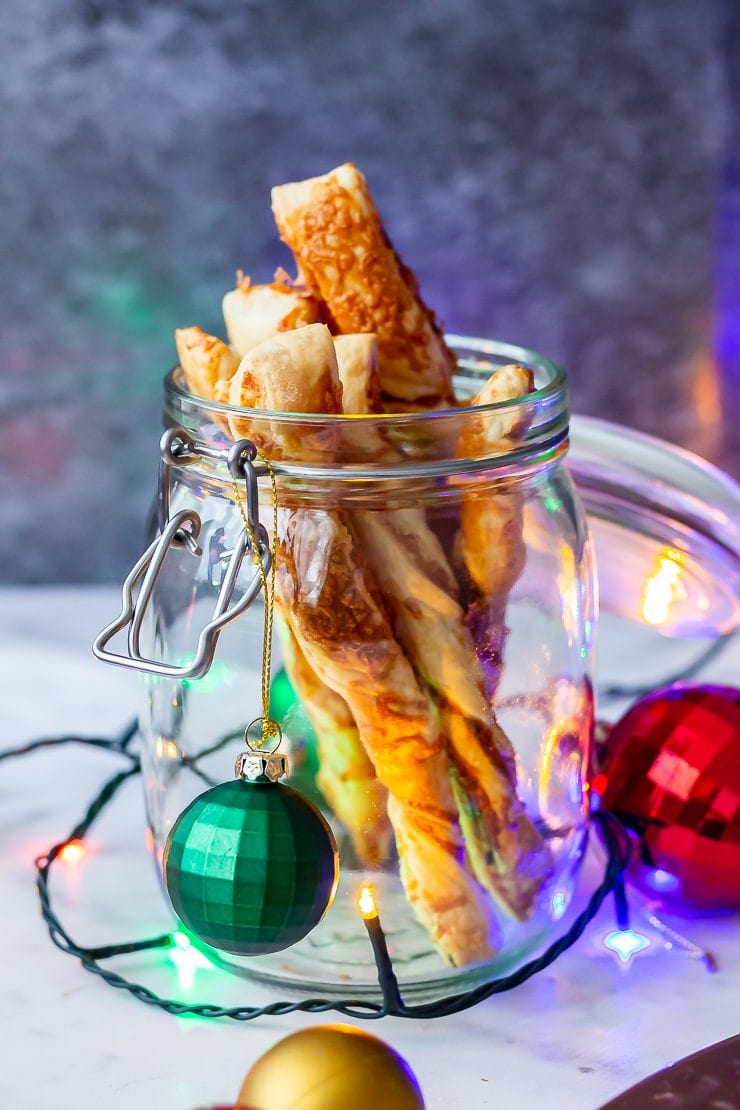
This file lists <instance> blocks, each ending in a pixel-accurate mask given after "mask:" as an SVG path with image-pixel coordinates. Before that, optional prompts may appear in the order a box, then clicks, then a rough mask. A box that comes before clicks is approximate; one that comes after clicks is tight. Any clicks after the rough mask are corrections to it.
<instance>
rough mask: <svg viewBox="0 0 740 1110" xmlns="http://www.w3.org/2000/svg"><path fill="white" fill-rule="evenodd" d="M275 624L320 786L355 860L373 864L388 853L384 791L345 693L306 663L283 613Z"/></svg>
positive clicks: (390, 835) (389, 830) (387, 826)
mask: <svg viewBox="0 0 740 1110" xmlns="http://www.w3.org/2000/svg"><path fill="white" fill-rule="evenodd" d="M278 628H279V632H280V643H281V646H282V650H283V664H284V666H285V670H286V672H287V674H288V677H289V678H290V681H291V682H292V683H293V687H294V689H295V691H296V693H297V694H298V696H299V698H300V699H301V703H302V705H303V707H304V709H305V710H306V713H307V714H308V718H309V720H310V721H311V724H312V725H313V729H314V732H315V733H316V746H317V753H318V758H319V770H318V773H317V775H316V781H317V783H318V786H319V789H320V790H321V792H322V793H323V795H324V797H325V798H326V800H327V802H328V803H329V805H330V806H331V808H332V809H333V811H334V813H335V814H336V815H337V817H338V818H339V820H340V821H341V822H342V824H343V825H344V827H345V829H346V830H347V832H348V833H349V835H350V837H351V839H352V846H353V848H354V850H355V854H356V856H357V858H358V860H359V862H360V863H361V864H362V865H364V866H365V867H377V866H378V865H379V864H380V863H382V861H383V860H385V859H387V858H388V854H389V850H390V846H391V839H392V836H393V830H392V829H391V825H390V821H389V820H388V814H387V812H386V802H387V791H386V789H385V787H384V786H383V785H382V783H380V782H378V778H377V775H376V774H375V768H374V767H373V765H372V763H371V762H370V759H369V758H368V755H367V752H366V751H365V749H364V747H363V745H362V741H361V740H360V736H359V733H358V731H357V725H356V724H355V720H354V718H353V716H352V713H351V712H350V708H349V706H348V705H347V703H346V701H345V700H344V698H341V697H340V696H339V694H335V693H334V691H333V690H330V689H329V687H328V686H326V685H325V684H324V683H323V682H322V681H321V679H320V678H319V677H318V675H317V674H316V672H315V671H314V670H313V669H312V667H311V666H310V665H309V662H308V660H307V659H306V657H305V655H304V654H303V652H302V651H301V649H300V647H299V646H298V643H297V641H296V638H295V636H294V635H293V633H292V632H291V630H290V626H289V624H288V622H287V619H286V618H285V617H283V619H282V620H280V621H279V622H278Z"/></svg>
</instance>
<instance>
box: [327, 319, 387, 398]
mask: <svg viewBox="0 0 740 1110" xmlns="http://www.w3.org/2000/svg"><path fill="white" fill-rule="evenodd" d="M334 351H335V354H336V356H337V369H338V371H339V380H340V381H341V383H342V412H343V413H344V414H345V415H346V416H362V415H366V414H369V413H372V412H381V411H382V409H381V404H380V375H379V373H378V340H377V336H375V335H335V336H334Z"/></svg>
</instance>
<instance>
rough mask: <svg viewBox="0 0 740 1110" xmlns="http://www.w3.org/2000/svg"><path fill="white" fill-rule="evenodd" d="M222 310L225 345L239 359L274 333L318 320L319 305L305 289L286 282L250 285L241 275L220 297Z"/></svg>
mask: <svg viewBox="0 0 740 1110" xmlns="http://www.w3.org/2000/svg"><path fill="white" fill-rule="evenodd" d="M222 307H223V313H224V321H225V323H226V332H227V335H228V337H229V342H230V343H231V346H232V347H233V348H234V350H235V351H236V353H237V354H238V355H241V356H244V355H246V354H247V352H248V351H251V350H252V347H256V346H257V345H258V344H259V343H262V342H263V341H264V340H265V339H269V338H270V336H272V335H277V333H278V332H281V331H290V330H291V329H293V328H301V327H303V326H304V325H305V324H316V323H318V322H319V320H320V319H321V314H320V309H319V305H318V304H317V303H316V301H315V300H314V299H313V298H312V297H311V296H310V295H309V294H308V293H307V292H306V290H305V289H300V288H296V287H295V286H293V285H291V284H290V282H289V281H287V280H284V281H275V282H273V283H272V284H271V285H252V283H251V282H250V280H249V278H248V277H243V276H242V275H241V273H239V274H237V282H236V288H235V289H232V290H231V291H230V292H229V293H227V294H226V295H225V296H224V299H223V304H222Z"/></svg>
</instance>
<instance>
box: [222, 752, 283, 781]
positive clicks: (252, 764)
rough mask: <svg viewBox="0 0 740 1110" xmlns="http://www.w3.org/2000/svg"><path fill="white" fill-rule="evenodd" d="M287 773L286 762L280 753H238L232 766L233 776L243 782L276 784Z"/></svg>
mask: <svg viewBox="0 0 740 1110" xmlns="http://www.w3.org/2000/svg"><path fill="white" fill-rule="evenodd" d="M287 773H288V760H287V759H286V757H285V756H284V755H283V754H282V753H280V752H273V753H271V754H269V755H262V754H261V753H260V752H255V751H247V752H240V753H239V755H238V756H237V757H236V763H235V764H234V775H235V776H236V778H238V779H243V780H244V781H245V782H277V780H278V779H281V778H283V776H284V775H287Z"/></svg>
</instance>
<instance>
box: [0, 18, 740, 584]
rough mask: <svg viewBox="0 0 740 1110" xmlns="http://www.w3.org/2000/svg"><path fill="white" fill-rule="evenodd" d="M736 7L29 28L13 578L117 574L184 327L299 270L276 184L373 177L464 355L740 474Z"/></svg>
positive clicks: (8, 252) (6, 531)
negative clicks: (515, 360)
mask: <svg viewBox="0 0 740 1110" xmlns="http://www.w3.org/2000/svg"><path fill="white" fill-rule="evenodd" d="M737 8H738V4H737V3H735V2H734V0H726V4H725V5H724V6H723V5H722V4H721V3H720V2H719V0H717V2H716V3H713V2H712V0H673V2H672V3H664V2H661V0H647V2H646V0H610V2H609V3H603V4H598V3H593V2H587V0H581V2H578V0H497V2H496V3H493V2H491V0H425V2H423V3H413V2H407V3H405V4H404V3H398V0H374V2H372V3H371V2H366V3H362V2H360V3H346V2H344V3H342V2H339V0H290V2H289V0H241V2H231V3H229V2H223V3H219V2H217V0H213V2H208V0H120V2H115V0H54V2H51V0H4V4H3V12H2V16H1V17H0V18H1V22H2V29H3V34H2V45H1V46H0V52H1V56H0V143H1V149H2V158H3V163H4V164H3V170H2V175H1V178H0V200H1V202H0V234H1V235H2V252H1V254H0V279H1V281H2V296H1V297H0V314H1V315H2V348H1V351H0V357H1V362H0V374H1V375H2V405H3V409H2V419H1V422H0V436H1V439H0V443H1V446H2V453H3V470H2V477H1V478H0V489H1V490H2V496H3V518H4V519H3V527H2V530H1V533H0V557H1V560H2V561H1V562H0V567H1V569H0V576H1V577H2V580H3V581H6V582H7V581H25V582H36V581H54V580H59V581H68V582H72V581H89V580H103V581H112V580H118V579H119V578H120V576H121V574H122V572H123V571H124V569H125V568H127V566H128V565H130V563H131V561H132V560H133V558H134V556H135V555H136V554H137V552H138V551H139V550H140V547H141V543H142V535H143V521H144V517H145V514H146V507H147V504H148V502H149V498H150V496H151V493H152V489H153V482H154V476H155V460H156V443H157V438H158V428H159V408H160V403H159V398H160V380H161V377H162V374H163V372H164V371H165V370H166V369H167V368H168V367H169V366H170V365H171V364H172V363H173V361H174V346H173V342H172V330H173V328H174V327H175V326H178V325H185V324H190V323H200V324H201V325H202V326H203V327H205V328H207V329H217V328H218V327H219V303H220V297H221V294H222V292H223V290H224V289H225V288H227V287H229V285H230V284H231V282H232V277H233V271H234V270H235V269H236V267H242V268H244V269H245V270H246V271H247V272H249V273H250V274H252V275H253V277H255V278H257V279H264V278H267V277H269V275H270V274H271V273H272V271H273V269H274V268H275V266H276V265H278V264H280V263H284V262H286V255H285V253H284V251H283V248H281V246H280V244H279V242H278V241H277V237H276V235H275V232H274V230H273V226H272V220H271V215H270V210H269V188H270V186H271V185H272V184H274V183H277V182H281V181H286V180H293V179H296V178H300V177H304V176H307V175H311V174H314V173H321V172H324V171H326V170H327V169H329V168H330V167H331V166H333V165H335V164H337V163H339V162H342V161H345V160H348V159H349V160H353V161H355V162H357V164H358V165H359V166H360V168H361V169H362V170H363V171H364V172H365V174H366V175H367V177H368V179H369V183H370V186H371V188H372V190H373V193H374V195H375V197H376V201H377V203H378V206H379V208H380V210H381V212H382V214H383V216H384V217H385V221H386V224H387V227H388V229H389V231H390V233H391V235H392V237H393V238H394V240H395V242H396V245H397V246H398V248H399V250H400V252H401V253H402V255H403V256H404V257H405V259H406V260H407V261H408V263H409V264H410V265H411V266H412V267H413V268H414V269H415V270H416V272H417V274H418V275H419V277H420V280H421V285H422V291H423V293H424V295H425V297H426V299H427V301H428V302H429V303H430V304H432V305H433V306H434V307H435V308H436V310H437V311H438V313H439V314H440V316H441V317H442V319H443V320H444V321H445V322H446V324H447V326H448V328H449V329H450V330H454V331H462V332H470V333H473V334H480V335H489V336H496V337H499V338H503V339H507V340H511V341H515V342H521V343H523V344H526V345H529V346H532V347H534V348H536V349H538V350H540V351H542V352H543V353H546V354H549V355H550V356H552V357H554V358H556V359H559V360H561V361H562V362H563V363H564V364H565V365H566V367H567V368H568V370H569V371H570V374H571V380H572V397H573V406H574V408H575V409H576V410H578V411H582V412H589V413H596V414H599V415H602V416H607V417H609V418H612V419H616V420H619V421H622V422H625V423H629V424H632V425H634V426H637V427H639V428H642V429H645V430H648V431H652V432H654V433H657V434H661V435H663V436H665V437H667V438H669V439H672V440H674V441H676V442H679V443H681V444H683V445H684V446H686V447H689V448H691V449H693V450H697V451H699V452H701V453H703V454H705V455H706V456H708V457H709V458H711V459H714V460H715V461H718V462H720V463H721V464H723V465H725V466H726V467H727V468H728V469H730V470H733V471H735V472H736V471H737V469H738V462H739V460H738V451H737V443H736V442H735V443H733V442H732V441H731V439H732V428H733V419H732V416H731V415H730V414H731V405H732V404H733V403H734V402H733V395H732V389H731V386H732V382H733V380H736V377H737V372H738V366H739V365H740V355H739V352H740V323H738V311H739V310H738V308H737V304H738V301H737V296H736V295H737V294H739V293H740V273H739V270H740V262H739V261H738V260H739V259H740V233H739V232H738V227H739V226H740V217H738V212H740V204H739V203H738V200H737V198H738V195H740V186H739V185H738V181H739V180H740V161H739V160H738V158H737V155H736V151H737V148H738V124H737V118H738V112H737V106H738V105H737V102H738V100H740V95H739V93H738V85H737V66H738V65H740V34H739V33H738V14H737ZM718 227H719V228H720V231H721V234H720V235H717V228H718ZM717 351H719V352H720V355H721V358H719V359H718V358H717V357H716V354H717ZM733 376H735V377H734V379H733Z"/></svg>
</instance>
